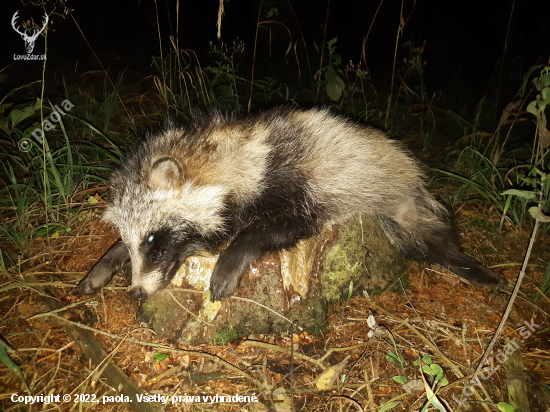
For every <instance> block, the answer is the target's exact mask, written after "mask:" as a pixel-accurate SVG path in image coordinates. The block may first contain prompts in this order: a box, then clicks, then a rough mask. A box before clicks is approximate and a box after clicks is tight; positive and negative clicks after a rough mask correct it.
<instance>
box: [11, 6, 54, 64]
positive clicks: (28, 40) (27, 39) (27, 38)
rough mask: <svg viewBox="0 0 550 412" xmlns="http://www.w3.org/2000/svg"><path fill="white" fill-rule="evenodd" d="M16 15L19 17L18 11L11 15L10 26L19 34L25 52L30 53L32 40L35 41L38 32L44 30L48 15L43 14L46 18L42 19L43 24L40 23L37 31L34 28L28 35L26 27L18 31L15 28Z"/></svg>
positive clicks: (32, 46) (32, 47) (32, 44)
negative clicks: (23, 43)
mask: <svg viewBox="0 0 550 412" xmlns="http://www.w3.org/2000/svg"><path fill="white" fill-rule="evenodd" d="M18 17H19V11H16V12H15V14H14V15H13V18H12V19H11V26H12V27H13V29H14V30H15V31H16V32H17V33H19V34H20V35H21V38H22V39H23V41H24V42H25V49H27V54H31V53H32V51H33V49H34V42H35V41H36V39H37V38H38V36H39V35H40V33H42V32H43V31H44V29H45V28H46V25H47V24H48V15H47V14H46V15H45V17H46V19H45V20H44V24H43V25H42V28H41V29H40V30H39V31H36V30H34V32H33V33H32V34H31V35H30V36H29V35H27V29H25V31H19V29H18V28H17V26H16V21H17V18H18Z"/></svg>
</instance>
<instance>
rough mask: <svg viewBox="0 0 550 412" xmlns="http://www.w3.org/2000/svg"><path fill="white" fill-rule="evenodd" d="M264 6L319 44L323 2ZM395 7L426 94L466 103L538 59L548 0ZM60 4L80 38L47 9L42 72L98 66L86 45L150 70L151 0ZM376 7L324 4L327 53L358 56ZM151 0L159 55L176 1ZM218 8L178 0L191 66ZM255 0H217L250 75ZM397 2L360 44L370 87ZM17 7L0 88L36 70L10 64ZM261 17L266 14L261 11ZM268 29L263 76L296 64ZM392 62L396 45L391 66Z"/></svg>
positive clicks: (425, 1)
mask: <svg viewBox="0 0 550 412" xmlns="http://www.w3.org/2000/svg"><path fill="white" fill-rule="evenodd" d="M270 4H271V7H278V10H279V13H278V16H277V17H276V18H275V19H276V20H278V21H280V22H282V23H284V24H285V25H286V27H287V28H288V30H289V31H290V33H291V35H292V37H293V41H295V40H296V39H297V38H298V37H299V36H300V35H302V36H303V38H304V40H305V42H306V44H308V47H309V49H310V51H311V50H312V51H315V46H314V44H317V46H319V45H320V44H321V42H322V39H323V35H324V32H323V31H324V26H323V25H324V22H325V19H326V17H327V1H326V0H301V1H297V0H290V1H278V2H275V1H272V2H271V3H270ZM270 4H269V3H263V5H262V7H263V8H264V10H265V9H269V8H270ZM403 4H404V8H403V14H404V16H405V17H407V16H410V18H409V20H408V21H407V24H406V26H405V29H404V33H403V35H402V38H401V40H400V43H404V42H406V41H413V42H414V44H415V45H416V46H421V45H422V44H424V42H425V49H424V56H423V58H424V61H425V62H426V65H425V73H424V77H425V82H426V86H427V90H428V93H433V92H434V91H435V90H447V89H450V88H453V90H454V92H455V93H457V92H460V93H467V94H468V95H469V96H471V98H472V100H473V101H479V99H480V98H481V96H482V95H483V94H485V93H487V92H489V91H490V90H492V89H496V88H505V87H506V85H507V84H510V85H511V84H514V85H515V86H514V87H515V88H516V89H517V87H518V86H519V84H520V82H521V76H522V75H523V74H524V73H525V71H526V70H527V69H528V68H529V67H530V66H533V65H535V64H547V63H548V53H549V45H550V36H549V34H550V33H549V30H548V26H547V25H548V24H549V22H550V1H548V0H540V1H516V2H513V1H497V0H460V1H448V0H418V1H417V2H416V4H415V5H414V3H413V1H412V0H404V3H403ZM67 5H68V7H69V8H71V9H72V10H73V11H72V15H73V16H74V19H75V20H76V23H78V26H80V30H81V31H82V33H83V34H84V36H83V35H82V34H81V33H80V30H79V28H78V27H77V24H76V23H75V20H73V18H72V17H71V16H70V15H65V16H64V17H62V16H53V18H52V21H51V26H50V28H51V30H52V31H50V33H49V37H48V65H47V72H46V77H47V79H49V80H52V79H57V80H59V79H60V77H61V76H65V77H66V78H69V79H70V76H71V75H75V74H78V73H82V72H85V71H89V70H98V69H101V66H100V65H99V64H98V61H97V59H96V58H95V56H94V54H93V53H92V51H91V50H92V49H93V50H94V52H95V53H97V56H98V57H99V58H100V59H101V61H102V63H103V65H104V66H105V67H106V68H108V69H109V70H122V69H131V70H136V71H140V72H142V73H143V75H144V76H145V75H146V74H147V73H148V72H149V71H151V70H152V67H151V62H152V56H153V55H155V56H158V55H160V48H159V36H158V31H157V14H156V11H155V2H154V1H153V0H140V1H138V0H116V1H113V0H87V1H77V0H69V1H68V2H67ZM413 5H414V7H413ZM378 6H379V1H367V0H332V1H331V3H330V9H329V16H328V26H327V28H326V29H327V32H326V39H327V40H328V39H331V38H334V37H338V42H337V50H338V52H339V53H341V54H342V56H343V59H342V61H343V62H344V63H346V64H347V62H349V61H350V60H351V61H353V63H358V62H359V60H360V56H361V51H362V50H361V47H362V40H363V38H364V36H366V34H367V32H368V30H369V27H370V25H371V22H372V20H373V17H374V14H375V12H376V9H377V8H378ZM157 7H158V16H159V23H160V30H161V33H162V45H163V52H164V53H165V54H166V53H167V52H169V50H170V43H169V35H170V34H174V35H175V32H176V1H175V0H158V4H157ZM218 7H219V3H218V1H217V0H208V1H181V2H180V13H179V14H180V16H179V36H178V40H179V46H180V48H186V49H192V50H194V51H196V53H197V55H198V56H199V59H200V60H201V64H207V63H208V55H207V52H208V51H209V50H210V46H209V42H213V43H214V44H218V43H219V41H218V39H217V37H216V34H217V28H216V21H217V14H218ZM258 7H259V2H258V1H243V0H230V1H228V2H226V3H225V16H224V18H223V22H222V41H224V42H226V43H231V42H232V41H233V40H234V39H235V38H237V37H238V38H239V39H241V40H242V41H244V43H245V53H244V56H242V60H243V61H244V63H243V66H241V68H242V71H243V74H244V75H246V77H247V78H250V71H251V68H250V64H251V62H252V52H253V49H254V38H255V32H256V22H257V18H258ZM400 9H401V2H400V1H397V0H385V1H384V2H383V3H382V6H381V8H380V12H379V14H378V16H377V18H376V20H375V21H374V25H373V28H372V31H371V33H370V35H369V38H368V41H367V44H366V48H365V55H366V63H367V65H368V69H369V72H370V77H371V81H372V82H373V84H374V85H375V86H376V87H380V88H386V89H387V88H388V87H389V83H388V82H389V78H390V76H391V73H392V65H393V54H394V48H395V41H396V34H397V30H398V25H399V17H400ZM17 10H19V14H20V16H21V18H22V19H29V18H31V17H32V18H34V20H35V21H36V22H41V21H42V19H43V17H42V16H43V13H42V11H41V9H40V8H39V7H37V6H32V5H26V4H25V5H24V4H22V3H21V2H20V1H15V0H2V1H1V2H0V38H1V39H2V48H1V51H0V64H1V65H0V68H2V69H3V72H4V73H5V74H8V75H9V79H10V81H9V87H12V86H14V85H17V84H18V83H24V82H28V81H32V80H37V79H39V78H40V76H41V72H42V63H41V62H29V61H17V62H14V61H13V54H25V49H24V44H23V41H22V40H21V38H20V36H19V35H18V34H17V33H16V32H15V31H14V30H13V29H12V27H11V18H12V16H13V13H15V11H17ZM61 10H62V9H60V8H59V9H58V11H60V12H61ZM512 10H513V11H512ZM261 20H267V18H266V17H265V15H264V13H262V18H261ZM18 23H19V24H21V20H19V22H18ZM270 27H272V31H271V33H270V34H271V36H272V37H271V48H270V47H269V43H268V42H269V37H268V35H267V30H266V29H264V30H260V36H259V42H258V56H257V62H258V64H259V65H261V64H264V66H265V67H268V71H270V72H271V73H268V74H272V75H275V76H277V75H279V74H280V73H279V71H281V70H282V71H284V69H283V68H281V67H280V66H281V65H280V64H278V63H279V62H281V61H286V64H287V65H293V64H294V65H295V64H296V63H295V59H294V60H293V59H292V58H289V57H288V56H286V55H285V51H286V48H287V47H288V44H289V34H288V31H287V30H286V29H285V28H283V27H282V25H279V26H277V25H271V26H270ZM508 31H509V32H508ZM507 32H508V38H507ZM506 39H507V43H506ZM86 41H87V42H89V45H88V44H87V43H86ZM505 44H506V50H505ZM43 53H44V38H43V37H40V39H39V40H37V42H36V46H35V50H34V54H43ZM402 60H403V48H402V47H400V48H399V54H398V63H399V62H400V61H402ZM262 62H263V63H262ZM3 88H4V87H3ZM511 90H512V89H511ZM510 93H512V91H510Z"/></svg>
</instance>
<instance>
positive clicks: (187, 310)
mask: <svg viewBox="0 0 550 412" xmlns="http://www.w3.org/2000/svg"><path fill="white" fill-rule="evenodd" d="M168 294H169V295H170V296H172V299H174V302H176V303H177V304H178V305H179V307H180V308H182V309H183V310H184V311H186V312H187V313H189V314H190V315H191V316H194V317H195V318H197V319H198V320H199V322H203V323H206V324H207V325H209V326H213V325H212V324H211V323H209V322H207V321H205V320H204V319H201V318H200V317H198V316H197V315H195V314H194V313H193V312H191V311H190V310H189V309H187V308H186V307H185V306H183V305H182V304H181V303H180V302H179V300H177V299H176V297H175V296H174V295H173V294H172V292H171V291H168Z"/></svg>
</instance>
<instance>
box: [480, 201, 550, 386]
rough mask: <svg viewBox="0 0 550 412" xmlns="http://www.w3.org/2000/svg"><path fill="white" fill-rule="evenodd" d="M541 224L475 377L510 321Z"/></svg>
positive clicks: (535, 230)
mask: <svg viewBox="0 0 550 412" xmlns="http://www.w3.org/2000/svg"><path fill="white" fill-rule="evenodd" d="M540 208H541V206H540V204H539V211H540ZM539 223H540V221H539V220H538V219H536V220H535V227H534V228H533V233H532V234H531V239H530V240H529V246H528V248H527V253H526V254H525V258H524V260H523V266H522V267H521V270H520V272H519V275H518V280H517V281H516V286H515V287H514V290H513V291H512V295H511V296H510V300H509V301H508V305H507V306H506V310H505V311H504V314H503V315H502V319H501V320H500V323H499V324H498V327H497V330H496V331H495V334H494V335H493V337H492V339H491V341H490V342H489V345H487V348H486V349H485V352H484V353H483V356H482V357H481V360H480V362H479V364H478V365H477V368H476V371H475V372H474V376H477V375H478V374H479V372H480V371H481V369H482V368H483V364H484V363H485V358H486V357H487V356H488V355H489V353H490V352H491V351H492V350H493V347H494V346H495V345H496V343H497V342H498V339H499V338H500V334H501V333H502V330H503V329H504V325H505V324H506V321H507V320H508V316H509V315H510V312H511V311H512V306H513V305H514V301H515V300H516V296H517V294H518V292H519V288H520V287H521V282H522V281H523V278H524V277H525V269H526V268H527V262H528V261H529V258H530V257H531V251H532V250H533V244H534V243H535V237H536V236H537V231H538V229H539Z"/></svg>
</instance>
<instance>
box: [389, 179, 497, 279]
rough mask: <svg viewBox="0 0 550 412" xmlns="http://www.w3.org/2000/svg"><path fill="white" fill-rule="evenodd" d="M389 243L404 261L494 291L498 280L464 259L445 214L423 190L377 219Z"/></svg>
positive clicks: (472, 262) (487, 271) (466, 258)
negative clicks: (438, 269) (437, 268)
mask: <svg viewBox="0 0 550 412" xmlns="http://www.w3.org/2000/svg"><path fill="white" fill-rule="evenodd" d="M378 218H379V221H380V225H381V226H382V229H383V230H384V232H385V233H386V235H387V236H388V238H389V239H390V241H391V242H392V243H393V244H394V245H395V246H396V247H397V248H398V249H399V250H400V251H401V253H402V254H403V256H405V257H406V258H407V259H411V260H416V261H419V262H424V263H430V264H433V263H437V264H438V265H441V266H443V267H445V268H446V269H448V270H449V271H451V272H452V273H454V274H455V275H457V276H460V277H462V278H464V279H466V280H467V281H469V282H470V283H472V284H473V285H475V286H480V287H481V286H489V287H491V288H496V287H497V286H498V284H499V283H500V282H501V279H500V278H499V277H498V276H497V275H496V273H494V272H493V271H491V270H489V269H487V268H486V267H484V266H482V265H480V264H479V263H477V262H476V261H475V260H474V259H472V258H470V257H469V256H467V255H465V254H464V253H463V252H462V251H461V250H460V247H459V246H458V238H457V235H456V233H455V231H454V230H453V229H452V227H451V225H450V222H449V219H448V217H447V214H446V211H445V210H444V208H443V206H441V205H440V204H439V203H438V202H436V200H435V199H433V197H432V196H431V195H430V194H429V193H428V192H427V191H426V190H425V189H423V188H422V189H419V190H418V191H416V193H415V194H414V196H412V197H410V198H408V199H407V201H405V202H403V203H402V204H401V205H400V206H399V208H398V210H397V211H395V212H394V213H393V214H392V215H389V216H388V215H379V216H378Z"/></svg>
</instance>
